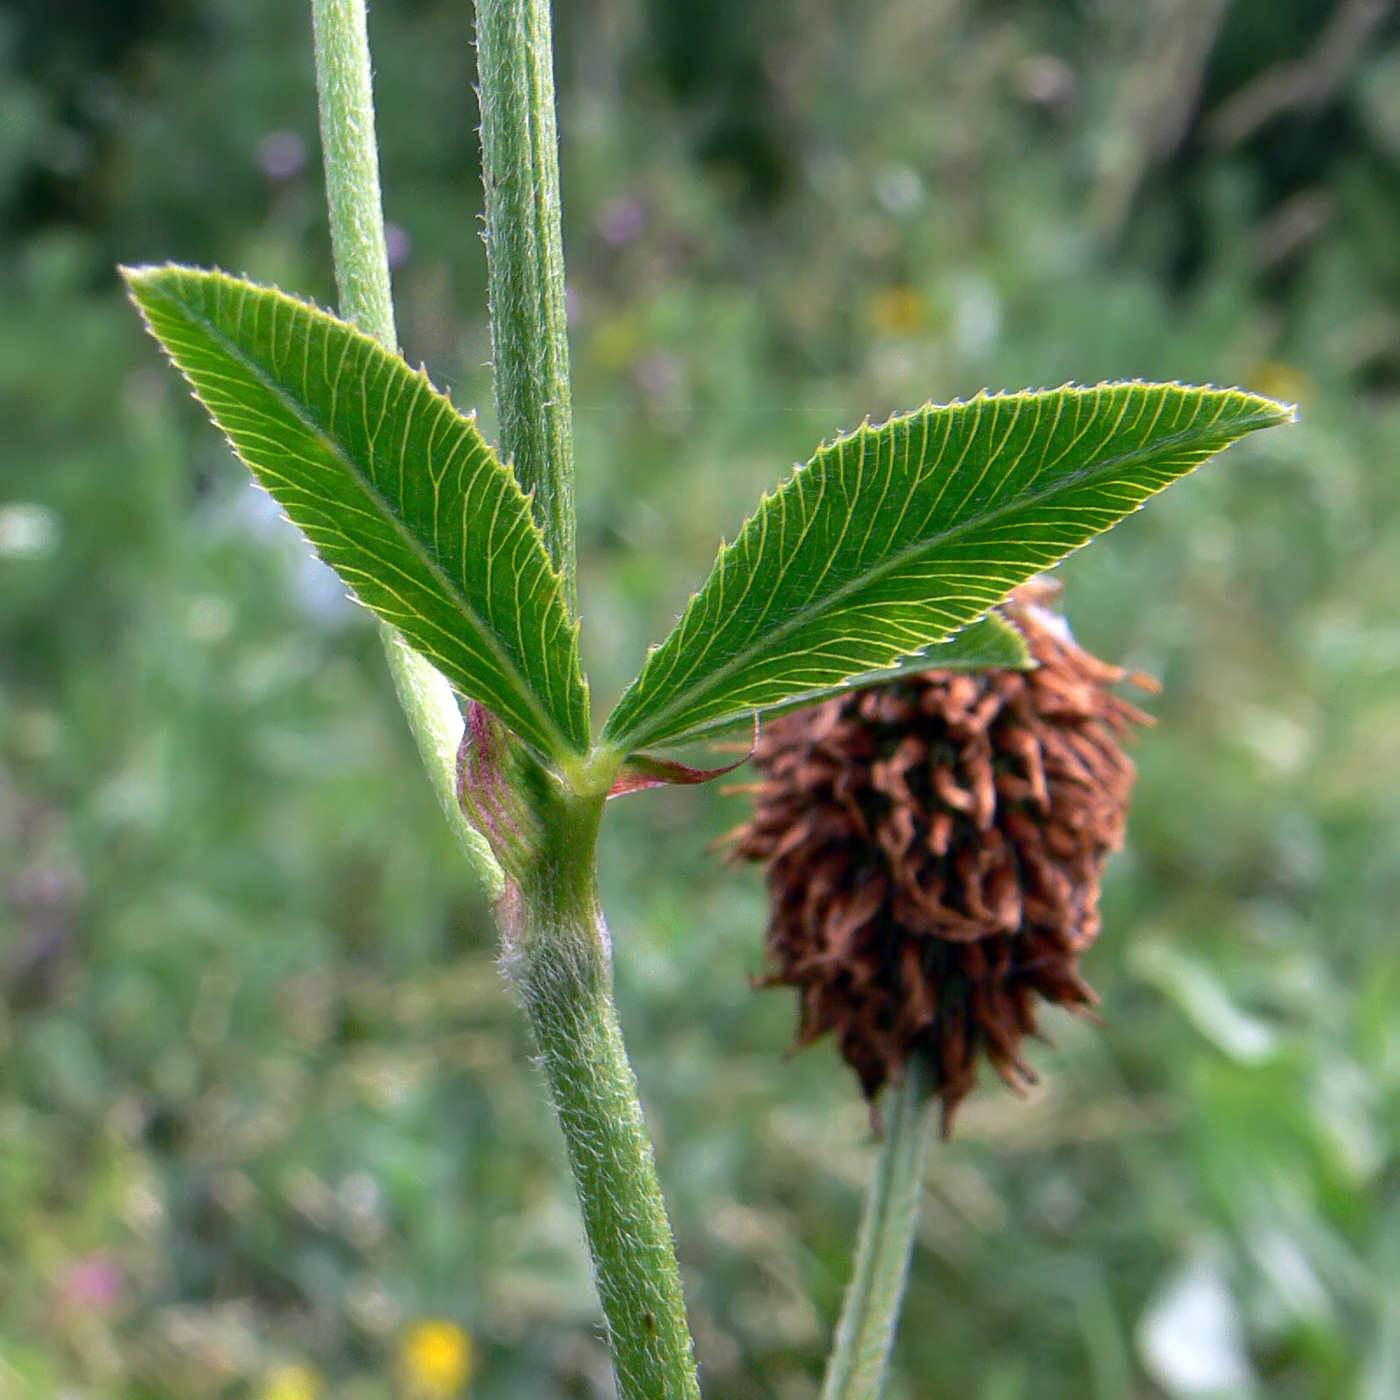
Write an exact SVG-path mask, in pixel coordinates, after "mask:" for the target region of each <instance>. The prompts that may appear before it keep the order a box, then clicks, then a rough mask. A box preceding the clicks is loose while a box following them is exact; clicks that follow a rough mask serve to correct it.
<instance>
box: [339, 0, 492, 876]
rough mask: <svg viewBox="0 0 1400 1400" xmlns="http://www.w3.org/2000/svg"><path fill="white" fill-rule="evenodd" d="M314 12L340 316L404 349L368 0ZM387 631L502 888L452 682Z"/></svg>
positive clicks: (476, 848) (481, 872)
mask: <svg viewBox="0 0 1400 1400" xmlns="http://www.w3.org/2000/svg"><path fill="white" fill-rule="evenodd" d="M311 19H312V27H313V30H314V32H315V41H316V95H317V99H318V106H319V109H320V117H321V150H322V159H323V161H324V163H325V168H326V199H327V203H328V205H329V206H330V223H331V250H332V252H333V254H334V257H335V282H336V290H337V292H338V293H339V296H340V313H341V315H342V316H344V317H345V318H346V319H347V320H349V321H353V322H354V323H355V324H356V325H357V326H359V328H360V329H361V330H362V331H364V332H365V334H366V335H372V336H373V337H374V338H375V339H376V340H377V341H378V342H379V343H380V344H381V345H383V346H384V347H385V348H386V349H388V350H394V351H397V350H398V348H399V346H398V336H397V334H396V333H395V330H394V301H393V296H392V293H391V291H390V286H389V257H388V251H387V247H386V244H385V241H384V203H383V200H382V198H381V197H380V193H379V147H378V144H377V143H376V141H375V139H374V97H373V94H372V92H371V89H370V67H369V38H368V35H367V33H366V30H365V5H364V0H312V7H311ZM380 636H381V638H382V639H383V642H384V653H385V655H386V657H387V658H388V661H389V673H390V675H392V676H393V679H394V689H395V691H396V692H397V693H398V698H399V704H400V706H401V707H402V709H403V712H404V716H405V717H406V718H407V720H408V725H409V729H410V730H411V731H412V733H413V738H414V742H415V743H416V744H417V746H418V752H419V754H420V755H421V757H422V759H423V766H424V768H426V769H427V772H428V777H429V779H430V780H431V782H432V784H433V790H434V792H436V793H437V797H438V801H439V802H440V803H441V805H442V809H443V814H444V815H445V816H446V818H447V823H448V825H449V826H450V827H451V828H452V831H453V833H454V834H455V835H456V837H457V840H458V841H459V842H460V843H461V846H462V849H463V851H464V852H465V854H466V856H467V859H468V861H469V862H470V863H471V865H472V868H473V869H474V870H475V871H476V873H477V875H478V877H479V878H480V879H481V881H482V883H483V884H484V885H485V886H486V888H487V889H488V890H489V891H490V892H491V893H492V894H493V895H495V894H499V892H500V889H501V880H502V877H501V871H500V867H499V866H497V864H496V861H495V858H494V857H493V856H492V854H491V848H490V847H489V846H488V845H487V844H486V842H485V841H484V840H483V839H482V837H481V834H480V833H479V832H478V831H476V830H475V829H474V828H473V827H472V825H471V823H470V822H468V821H467V819H466V818H465V817H464V816H463V815H462V809H461V807H460V806H459V805H458V803H457V746H458V744H459V743H460V742H461V739H462V714H461V711H460V709H459V708H458V706H457V699H456V696H455V695H453V693H452V687H451V686H450V685H449V684H448V683H447V681H446V680H445V679H443V677H442V676H441V675H440V674H439V673H438V672H437V671H436V670H435V669H434V668H433V667H432V666H430V665H429V664H428V662H426V661H425V660H424V659H423V658H422V657H421V656H419V655H418V653H417V652H416V651H413V650H411V649H410V648H409V647H408V646H406V645H405V644H404V641H403V638H402V637H400V636H399V634H398V633H397V632H395V631H394V629H393V628H392V627H388V626H383V625H381V627H380Z"/></svg>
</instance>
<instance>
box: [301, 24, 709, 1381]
mask: <svg viewBox="0 0 1400 1400" xmlns="http://www.w3.org/2000/svg"><path fill="white" fill-rule="evenodd" d="M313 15H314V19H315V28H316V74H317V86H318V90H319V94H320V102H321V133H322V141H323V145H324V150H325V162H326V190H327V195H328V197H329V202H330V212H331V237H332V244H333V247H334V251H335V261H336V284H337V286H338V288H339V291H340V300H341V309H342V311H343V312H344V314H345V315H346V316H348V317H349V318H350V319H351V320H353V321H355V322H357V323H358V324H359V325H360V326H361V328H362V329H364V330H365V331H366V332H367V333H368V334H370V335H373V336H375V337H376V338H377V339H378V340H380V341H381V342H382V343H383V344H384V345H386V346H388V347H389V348H390V349H395V348H397V347H396V345H395V334H394V316H393V305H392V301H391V299H390V290H389V269H388V261H387V258H386V256H385V244H384V220H383V211H382V205H381V199H380V193H379V171H378V155H377V152H376V149H375V144H374V109H373V103H372V99H371V93H370V69H369V48H368V43H367V41H366V35H365V11H364V0H313ZM478 26H479V39H480V46H481V103H482V112H483V140H484V144H485V147H486V150H485V160H484V164H485V169H486V172H487V178H486V188H487V214H488V218H487V251H488V254H489V256H490V259H491V289H492V290H491V300H492V336H493V340H494V343H495V347H496V395H497V401H498V405H499V408H500V420H501V433H502V441H503V445H504V447H505V449H506V451H507V452H509V453H511V454H513V456H514V459H515V465H516V470H517V472H518V473H519V474H520V476H521V479H522V481H523V483H524V485H525V486H526V489H527V490H528V489H533V491H534V493H535V494H534V501H535V509H536V512H537V518H538V519H539V520H540V523H541V526H542V528H543V530H544V533H545V538H546V541H547V542H548V544H549V547H550V550H551V552H552V554H553V557H554V560H555V563H556V564H557V565H558V567H559V569H560V571H561V573H563V575H564V577H565V580H566V582H567V584H568V587H569V590H570V598H571V599H572V589H573V572H574V538H573V537H574V524H573V491H572V475H573V457H572V441H571V436H570V434H571V425H570V419H569V386H568V353H567V345H566V341H565V338H564V272H563V255H562V248H561V242H560V236H559V196H558V164H557V153H556V140H555V130H554V84H553V72H552V63H553V59H552V55H551V49H550V28H549V11H548V8H547V5H545V4H544V3H542V0H481V3H480V5H479V8H478ZM386 634H387V635H386V640H385V645H386V648H387V650H388V654H389V660H390V666H391V669H392V670H393V673H394V678H395V682H396V684H397V686H398V690H399V698H400V700H401V702H402V703H403V706H404V710H405V713H406V714H407V715H408V718H409V722H410V723H411V724H412V725H413V729H414V735H415V737H416V738H417V740H418V743H419V749H420V751H421V752H422V754H423V758H424V762H425V763H426V764H427V766H428V769H429V772H430V774H431V775H432V778H433V783H434V786H435V788H436V789H437V791H438V793H439V796H440V797H442V798H443V802H444V806H445V807H446V808H447V809H448V815H449V819H450V820H451V821H452V824H453V826H454V828H455V829H456V830H457V832H458V834H459V836H461V838H462V840H463V843H464V845H465V846H466V847H467V848H468V851H469V853H470V854H473V855H475V854H476V853H477V850H478V849H479V847H480V845H481V844H482V843H481V838H480V837H479V836H478V835H477V834H476V833H475V832H474V831H473V830H472V829H471V827H470V825H469V824H468V823H467V822H466V821H465V820H464V818H463V816H462V813H461V810H460V808H459V807H458V804H457V800H456V796H455V793H456V773H455V756H456V741H457V739H458V738H459V737H460V735H461V732H462V719H461V715H460V713H459V712H458V710H457V706H456V702H455V700H454V698H453V696H452V694H451V690H450V688H449V687H448V685H447V683H446V682H445V681H444V680H443V679H442V677H441V676H439V675H438V674H437V672H436V671H434V670H433V668H432V667H431V666H429V665H428V664H427V663H426V662H424V661H423V660H422V658H421V657H418V656H417V655H416V654H415V653H413V652H412V651H410V650H409V649H408V648H407V647H405V646H404V645H403V643H402V640H401V639H399V638H398V637H397V636H395V635H394V634H392V633H389V632H388V629H386ZM602 786H603V787H604V788H605V787H606V784H605V783H604V784H602ZM527 787H528V790H522V791H521V792H520V793H519V794H517V796H518V798H519V799H520V800H521V801H522V802H524V803H526V804H527V805H528V807H529V810H530V816H531V818H532V820H531V821H530V822H528V823H526V825H528V826H529V827H530V828H531V829H532V830H534V831H535V832H536V839H534V840H533V842H532V845H531V847H530V849H528V850H525V851H523V852H522V853H521V864H520V868H518V869H514V870H513V874H514V876H515V880H514V882H513V884H512V886H511V887H509V888H507V889H506V891H505V897H504V898H503V899H502V900H501V901H500V903H499V905H498V908H500V909H501V910H502V911H503V923H504V925H505V927H504V928H503V933H504V935H505V940H506V955H507V962H508V964H509V966H510V968H511V972H512V975H513V977H514V980H515V983H516V985H517V987H518V988H519V991H520V994H521V998H522V1000H523V1002H524V1004H525V1010H526V1013H527V1015H528V1016H529V1019H530V1024H531V1028H532V1030H533V1032H534V1036H535V1040H536V1043H537V1045H538V1046H539V1050H540V1054H541V1058H542V1061H543V1065H544V1069H545V1073H546V1075H547V1077H548V1079H549V1085H550V1090H551V1093H552V1094H553V1096H554V1102H555V1106H556V1108H557V1109H558V1112H559V1121H560V1124H561V1125H562V1127H563V1130H564V1139H565V1142H566V1144H567V1147H568V1153H569V1161H570V1165H571V1166H572V1168H573V1173H574V1179H575V1182H576V1184H577V1186H578V1193H579V1202H580V1205H581V1207H582V1211H583V1219H584V1227H585V1230H586V1232H587V1235H588V1243H589V1247H590V1249H591V1251H592V1254H593V1263H594V1274H595V1277H596V1279H597V1284H598V1293H599V1296H600V1298H601V1300H602V1304H603V1312H604V1315H605V1316H606V1318H607V1322H608V1329H609V1332H610V1336H611V1342H612V1349H613V1357H614V1363H615V1365H616V1368H617V1380H618V1394H619V1397H620V1400H699V1395H700V1389H699V1385H698V1383H697V1382H696V1378H695V1364H694V1360H693V1358H692V1355H691V1344H690V1336H689V1333H688V1332H687V1330H686V1322H685V1304H684V1300H683V1297H682V1293H681V1284H680V1271H679V1269H678V1268H677V1266H676V1257H675V1246H674V1242H673V1241H672V1238H671V1229H670V1225H669V1224H668V1222H667V1219H666V1211H665V1206H664V1204H663V1202H662V1199H661V1191H660V1187H659V1185H658V1183H657V1180H656V1164H655V1161H654V1160H653V1156H652V1150H651V1142H650V1140H649V1138H648V1137H647V1131H646V1124H645V1122H644V1121H643V1118H642V1111H641V1105H640V1103H639V1101H638V1098H637V1083H636V1079H635V1077H634V1076H633V1074H632V1068H631V1065H629V1064H628V1061H627V1054H626V1050H625V1049H624V1047H623V1044H622V1035H621V1032H620V1030H619V1028H618V1022H617V1013H616V1010H615V1008H614V1006H613V1001H612V966H611V950H610V947H609V944H608V936H607V930H606V928H605V926H604V924H603V918H602V911H601V909H600V907H599V904H598V894H597V888H596V882H595V876H594V849H595V842H596V838H597V826H598V818H599V815H600V812H601V809H602V802H603V797H602V792H601V791H600V792H597V793H593V794H585V793H577V792H572V791H567V790H565V789H563V788H561V787H559V786H558V784H557V781H556V779H555V778H554V777H552V776H551V775H548V774H545V773H543V772H536V773H535V781H534V783H533V786H529V785H527ZM487 878H488V880H490V881H491V882H492V884H493V887H494V888H495V889H496V890H498V891H499V890H500V889H501V887H502V881H501V873H500V870H499V868H498V867H497V866H496V865H495V862H494V861H492V862H491V864H490V868H489V872H488V873H487Z"/></svg>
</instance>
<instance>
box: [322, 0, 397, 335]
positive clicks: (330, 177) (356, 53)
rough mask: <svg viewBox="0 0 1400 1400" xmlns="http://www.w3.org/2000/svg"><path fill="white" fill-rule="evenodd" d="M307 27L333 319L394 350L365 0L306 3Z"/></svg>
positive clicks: (329, 0)
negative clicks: (335, 308)
mask: <svg viewBox="0 0 1400 1400" xmlns="http://www.w3.org/2000/svg"><path fill="white" fill-rule="evenodd" d="M311 22H312V28H313V30H314V31H315V36H316V92H317V97H318V99H319V108H320V114H321V153H322V159H323V160H324V162H325V167H326V199H327V202H328V203H329V205H330V215H331V251H332V253H333V254H334V255H335V286H336V290H337V291H338V292H339V293H340V314H341V315H342V316H344V317H345V318H346V320H349V321H353V322H354V323H355V324H356V325H357V326H359V328H360V329H361V330H362V331H364V333H365V334H366V335H372V336H373V337H374V338H375V339H376V340H377V341H378V342H379V343H380V344H381V345H382V346H384V348H385V349H386V350H393V351H397V350H398V348H399V342H398V336H397V335H396V334H395V332H394V298H393V293H392V291H391V290H390V285H389V253H388V248H387V245H386V244H385V241H384V201H383V199H382V198H381V197H380V193H379V145H378V142H377V141H376V140H375V138H374V95H373V92H372V91H371V88H370V73H369V35H368V33H367V31H366V29H365V0H312V5H311Z"/></svg>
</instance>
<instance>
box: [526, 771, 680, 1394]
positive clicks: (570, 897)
mask: <svg viewBox="0 0 1400 1400" xmlns="http://www.w3.org/2000/svg"><path fill="white" fill-rule="evenodd" d="M533 805H534V808H535V812H536V815H537V816H538V817H540V818H541V819H542V827H543V839H542V840H541V842H540V848H539V851H538V853H537V855H536V857H535V859H534V860H533V861H532V862H531V868H530V870H529V871H528V872H526V874H525V875H524V877H523V878H522V880H521V885H520V905H519V914H518V920H517V921H515V922H514V927H509V928H507V929H506V930H505V932H506V962H507V966H508V967H509V968H510V970H511V973H512V976H513V979H514V981H515V983H516V986H517V987H518V989H519V992H520V995H521V999H522V1001H523V1002H524V1004H525V1009H526V1012H527V1014H528V1015H529V1018H530V1023H531V1026H532V1028H533V1030H534V1036H535V1043H536V1045H537V1046H538V1048H539V1052H540V1057H541V1062H542V1064H543V1067H544V1071H545V1074H546V1076H547V1077H548V1079H549V1086H550V1092H551V1094H552V1096H553V1099H554V1105H555V1108H556V1109H557V1111H558V1113H559V1122H560V1126H561V1127H562V1128H563V1130H564V1141H565V1144H566V1146H567V1148H568V1153H569V1164H570V1166H571V1167H572V1169H573V1174H574V1180H575V1183H576V1184H577V1187H578V1195H579V1204H580V1206H581V1207H582V1210H583V1222H584V1229H585V1231H586V1233H587V1236H588V1245H589V1249H590V1251H591V1253H592V1255H593V1267H594V1277H595V1279H596V1281H597V1285H598V1294H599V1297H600V1299H601V1301H602V1304H603V1313H604V1316H605V1317H606V1318H607V1322H608V1331H609V1339H610V1342H611V1345H612V1352H613V1364H614V1366H615V1367H616V1371H617V1390H618V1395H619V1397H620V1400H699V1395H700V1388H699V1385H698V1383H697V1381H696V1377H695V1363H694V1359H693V1357H692V1355H691V1343H690V1334H689V1332H688V1331H687V1328H686V1319H685V1303H684V1299H683V1296H682V1293H681V1281H680V1272H679V1270H678V1268H677V1266H676V1255H675V1244H674V1242H673V1240H672V1236H671V1227H670V1224H669V1223H668V1221H667V1219H666V1208H665V1204H664V1203H663V1201H662V1198H661V1189H660V1186H659V1185H658V1183H657V1179H656V1164H655V1162H654V1160H653V1156H652V1149H651V1140H650V1138H649V1137H648V1136H647V1130H646V1123H645V1121H644V1120H643V1118H642V1110H641V1105H640V1103H639V1102H638V1098H637V1081H636V1079H635V1077H634V1076H633V1073H632V1067H631V1065H630V1064H629V1063H628V1061H627V1052H626V1049H625V1047H624V1046H623V1043H622V1032H621V1030H620V1028H619V1026H618V1021H617V1011H616V1008H615V1006H614V1004H613V998H612V959H611V948H610V945H609V941H608V932H607V928H606V926H605V925H604V923H603V915H602V910H601V908H600V907H599V903H598V892H597V886H596V882H595V877H594V862H593V839H594V836H595V834H596V825H597V821H598V816H599V813H600V809H601V807H602V798H601V795H600V796H599V797H598V798H596V799H594V800H592V801H585V802H580V801H579V800H578V799H577V798H575V797H574V796H573V795H572V794H570V795H568V796H567V798H566V799H565V800H563V801H561V802H560V803H558V804H557V805H555V804H552V803H549V802H539V801H536V802H535V803H534V804H533Z"/></svg>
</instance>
